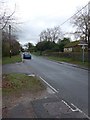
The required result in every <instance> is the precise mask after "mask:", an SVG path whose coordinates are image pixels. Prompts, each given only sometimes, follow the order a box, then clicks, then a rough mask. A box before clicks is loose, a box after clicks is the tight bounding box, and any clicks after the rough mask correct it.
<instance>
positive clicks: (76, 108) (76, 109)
mask: <svg viewBox="0 0 90 120" xmlns="http://www.w3.org/2000/svg"><path fill="white" fill-rule="evenodd" d="M39 77H40V76H39ZM40 78H41V79H42V81H43V82H45V83H46V84H47V85H48V86H49V87H50V88H51V89H52V90H53V91H54V92H56V93H58V91H57V90H56V89H55V88H54V87H52V86H51V85H50V84H49V83H47V82H46V81H45V80H44V79H43V78H42V77H40ZM62 102H63V103H64V104H65V105H66V106H68V107H69V108H70V109H71V111H73V112H77V111H79V112H80V113H82V114H83V115H85V116H86V118H88V119H90V117H89V116H88V115H86V114H85V113H84V112H83V111H82V110H80V109H79V108H78V107H76V106H75V105H74V104H73V103H71V105H72V106H73V107H75V110H74V109H73V108H71V106H70V105H68V104H67V103H66V102H65V101H64V100H62Z"/></svg>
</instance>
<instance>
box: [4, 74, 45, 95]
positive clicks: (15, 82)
mask: <svg viewBox="0 0 90 120" xmlns="http://www.w3.org/2000/svg"><path fill="white" fill-rule="evenodd" d="M2 86H3V88H2V92H3V94H4V95H9V94H11V93H13V94H14V93H18V92H22V90H23V91H29V92H38V91H40V90H44V89H45V86H44V85H43V84H42V83H41V81H40V80H39V79H38V78H37V77H33V76H27V75H25V74H15V73H13V74H4V75H3V83H2Z"/></svg>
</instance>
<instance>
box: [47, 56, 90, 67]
mask: <svg viewBox="0 0 90 120" xmlns="http://www.w3.org/2000/svg"><path fill="white" fill-rule="evenodd" d="M47 58H48V59H50V60H56V61H59V62H68V63H72V64H76V65H80V66H83V67H88V62H84V63H83V62H82V61H74V60H72V59H71V58H60V57H54V56H48V57H47Z"/></svg>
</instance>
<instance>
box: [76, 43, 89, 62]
mask: <svg viewBox="0 0 90 120" xmlns="http://www.w3.org/2000/svg"><path fill="white" fill-rule="evenodd" d="M78 45H81V46H82V61H83V63H84V50H85V46H87V45H88V44H78Z"/></svg>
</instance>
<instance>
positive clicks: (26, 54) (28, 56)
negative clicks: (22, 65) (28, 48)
mask: <svg viewBox="0 0 90 120" xmlns="http://www.w3.org/2000/svg"><path fill="white" fill-rule="evenodd" d="M23 59H31V54H30V53H27V52H26V53H23Z"/></svg>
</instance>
